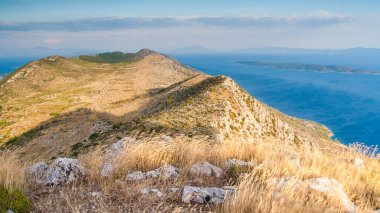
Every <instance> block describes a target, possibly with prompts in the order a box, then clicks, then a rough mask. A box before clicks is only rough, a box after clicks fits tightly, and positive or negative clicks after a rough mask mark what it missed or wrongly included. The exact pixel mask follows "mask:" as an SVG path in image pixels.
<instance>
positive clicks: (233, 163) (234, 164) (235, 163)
mask: <svg viewBox="0 0 380 213" xmlns="http://www.w3.org/2000/svg"><path fill="white" fill-rule="evenodd" d="M255 165H256V164H255V163H252V162H245V161H241V160H238V159H228V160H226V162H225V163H224V166H225V167H226V169H227V170H229V169H232V168H239V167H241V168H247V167H254V166H255Z"/></svg>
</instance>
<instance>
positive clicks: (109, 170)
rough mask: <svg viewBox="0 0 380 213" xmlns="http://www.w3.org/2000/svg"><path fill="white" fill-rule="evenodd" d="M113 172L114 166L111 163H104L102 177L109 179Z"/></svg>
mask: <svg viewBox="0 0 380 213" xmlns="http://www.w3.org/2000/svg"><path fill="white" fill-rule="evenodd" d="M112 172H113V165H112V164H111V163H109V162H106V163H104V165H103V168H102V171H101V173H100V175H101V176H102V177H109V176H110V175H111V174H112Z"/></svg>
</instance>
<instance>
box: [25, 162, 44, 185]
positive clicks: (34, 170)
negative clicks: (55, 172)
mask: <svg viewBox="0 0 380 213" xmlns="http://www.w3.org/2000/svg"><path fill="white" fill-rule="evenodd" d="M48 168H49V166H48V165H47V164H46V163H45V162H38V163H35V164H33V165H31V166H30V167H28V168H27V169H26V174H27V176H28V177H29V178H30V179H31V180H32V181H34V182H36V183H39V184H43V182H44V181H45V179H46V171H47V170H48Z"/></svg>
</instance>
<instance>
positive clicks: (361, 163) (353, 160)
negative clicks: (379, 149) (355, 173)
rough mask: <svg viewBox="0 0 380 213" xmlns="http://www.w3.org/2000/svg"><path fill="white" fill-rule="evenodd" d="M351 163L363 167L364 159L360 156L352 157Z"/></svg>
mask: <svg viewBox="0 0 380 213" xmlns="http://www.w3.org/2000/svg"><path fill="white" fill-rule="evenodd" d="M351 164H352V165H355V166H356V167H357V168H360V169H362V168H364V161H363V160H362V159H361V158H354V159H352V160H351Z"/></svg>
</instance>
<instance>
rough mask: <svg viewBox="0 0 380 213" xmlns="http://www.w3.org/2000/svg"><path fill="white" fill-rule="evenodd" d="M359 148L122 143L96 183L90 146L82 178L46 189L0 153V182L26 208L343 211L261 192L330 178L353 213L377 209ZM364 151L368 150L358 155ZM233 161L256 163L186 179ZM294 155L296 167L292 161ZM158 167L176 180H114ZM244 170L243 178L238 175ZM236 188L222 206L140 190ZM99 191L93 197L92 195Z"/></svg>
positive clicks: (320, 200)
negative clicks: (178, 171)
mask: <svg viewBox="0 0 380 213" xmlns="http://www.w3.org/2000/svg"><path fill="white" fill-rule="evenodd" d="M363 150H364V151H365V150H366V149H365V147H363V146H358V145H355V146H354V147H351V148H349V149H346V150H340V151H339V152H338V151H334V150H328V151H326V150H325V151H323V152H322V151H308V150H298V152H296V151H294V150H291V149H289V147H288V146H286V145H282V144H281V143H278V142H277V143H274V142H266V143H257V144H255V143H245V142H238V141H226V142H223V143H221V144H211V143H208V142H206V141H205V139H202V138H199V139H194V138H187V137H176V138H174V139H173V141H171V142H162V140H159V138H153V139H149V140H148V139H146V140H140V141H138V142H134V143H128V144H127V146H126V147H125V149H124V150H123V151H122V153H121V155H120V156H119V157H117V158H115V159H113V160H112V162H113V164H114V165H115V166H116V172H115V173H114V175H113V176H111V177H109V178H101V176H100V171H101V168H102V166H103V163H104V161H105V157H104V150H101V149H96V150H93V151H92V152H90V153H87V154H85V155H82V156H80V157H79V160H80V162H81V163H82V164H83V165H84V166H85V167H86V168H87V169H89V171H90V177H89V178H88V180H86V181H84V182H80V183H76V184H73V185H69V186H64V187H58V188H55V189H53V188H49V189H46V188H44V187H40V186H31V185H26V184H25V177H24V169H25V165H24V164H22V163H20V162H18V161H17V158H15V157H14V156H12V155H10V154H8V153H4V154H2V156H1V157H0V160H1V164H0V170H1V173H0V181H1V182H0V184H3V185H6V186H17V187H18V188H22V189H25V190H26V191H27V192H28V194H29V195H30V197H32V202H33V205H32V209H34V210H36V211H40V210H48V211H57V210H61V211H62V212H83V211H92V212H118V211H119V212H120V211H134V210H140V211H146V212H152V211H161V212H169V211H177V212H182V211H188V212H198V211H218V212H219V211H223V212H323V211H330V212H344V210H343V209H342V207H341V206H340V205H339V202H338V201H337V200H334V199H332V198H329V197H326V196H322V195H321V194H313V193H310V191H308V190H295V189H294V188H292V187H289V188H285V189H283V190H282V191H281V195H282V196H281V197H280V198H276V197H274V196H273V193H274V192H276V191H275V190H276V189H273V188H271V187H269V186H270V185H268V181H270V180H272V179H275V178H288V177H291V178H294V179H296V180H300V181H305V180H307V179H310V178H314V177H329V178H334V179H336V180H337V181H338V182H339V183H341V184H342V185H343V187H344V191H345V192H346V194H347V195H348V197H349V198H350V200H351V201H352V202H354V203H355V205H357V206H358V212H369V211H371V210H374V209H377V208H380V161H379V158H378V157H377V158H376V157H374V156H373V155H372V157H368V156H365V155H363V153H361V152H363ZM365 153H366V154H369V153H368V150H367V151H365ZM355 157H357V158H361V159H363V160H364V163H365V167H364V168H361V169H360V168H357V167H356V166H354V165H352V164H351V163H350V161H351V160H352V159H353V158H355ZM231 158H236V159H240V160H244V161H251V162H254V163H257V164H258V165H259V166H257V167H254V168H251V169H249V170H244V171H239V170H236V171H234V173H231V172H229V173H225V175H224V176H223V177H222V178H221V179H219V180H217V179H213V178H204V179H199V178H196V179H194V178H192V177H190V176H189V175H188V174H187V171H188V170H189V168H190V166H191V164H193V163H194V162H199V161H205V160H206V161H209V162H210V163H213V164H215V165H218V166H220V167H222V168H224V162H225V160H227V159H231ZM294 158H298V159H300V162H301V167H297V166H296V165H295V164H294V161H293V159H294ZM165 164H172V165H174V166H177V167H179V168H182V169H183V172H182V175H181V177H180V178H178V179H177V180H169V181H164V180H147V181H142V182H138V183H124V184H121V185H120V183H119V184H118V183H115V180H116V179H119V180H121V181H124V178H125V175H126V174H127V173H128V171H131V170H142V171H148V170H151V169H155V168H158V167H160V166H162V165H165ZM241 172H244V173H245V174H240V173H241ZM228 184H236V185H237V187H238V189H237V191H236V193H235V194H234V195H233V196H232V197H231V198H230V199H227V200H226V202H225V203H224V204H223V205H222V206H192V205H190V206H189V205H184V204H183V203H181V196H180V193H179V192H177V193H174V194H168V195H167V196H165V197H164V198H157V197H155V196H143V195H141V194H140V192H139V191H140V190H141V189H142V188H144V187H153V188H158V189H160V190H162V191H165V190H167V189H168V188H169V187H173V186H175V187H183V186H184V185H198V186H223V185H228ZM92 192H101V193H102V195H101V196H99V197H98V196H92V195H91V193H92Z"/></svg>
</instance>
